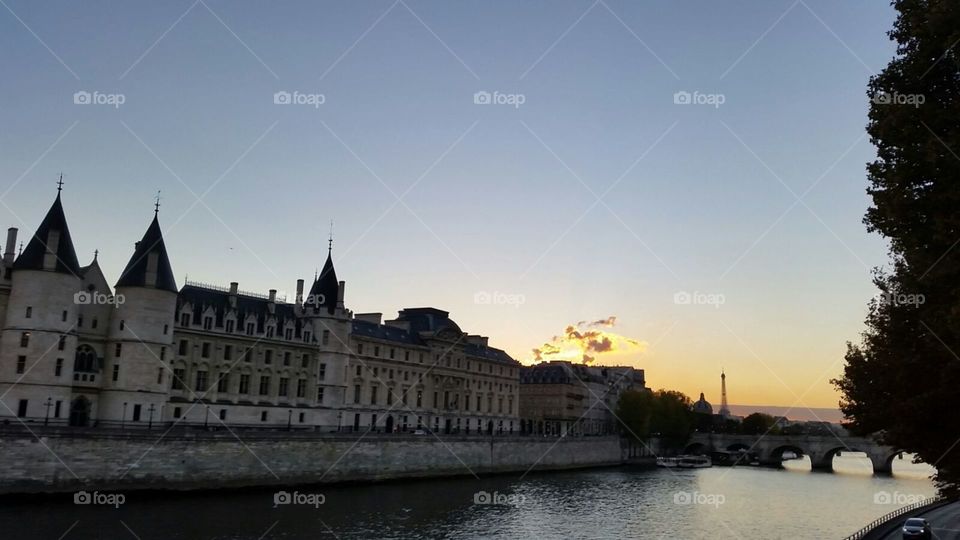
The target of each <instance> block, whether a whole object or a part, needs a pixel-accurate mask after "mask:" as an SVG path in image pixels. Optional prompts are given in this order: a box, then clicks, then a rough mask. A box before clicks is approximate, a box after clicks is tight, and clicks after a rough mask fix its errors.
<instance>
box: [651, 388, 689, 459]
mask: <svg viewBox="0 0 960 540" xmlns="http://www.w3.org/2000/svg"><path fill="white" fill-rule="evenodd" d="M692 406H693V401H691V400H690V398H689V397H687V396H686V395H684V394H683V393H681V392H677V391H674V390H657V391H656V392H655V393H654V399H653V414H652V416H651V418H650V431H651V432H652V433H655V434H658V435H659V436H660V441H661V443H662V444H663V445H664V446H665V447H666V448H679V447H682V446H683V445H684V444H686V442H687V440H689V439H690V434H691V433H693V423H694V421H693V411H692V410H691V407H692Z"/></svg>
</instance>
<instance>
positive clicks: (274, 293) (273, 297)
mask: <svg viewBox="0 0 960 540" xmlns="http://www.w3.org/2000/svg"><path fill="white" fill-rule="evenodd" d="M270 303H271V304H275V303H277V290H276V289H270Z"/></svg>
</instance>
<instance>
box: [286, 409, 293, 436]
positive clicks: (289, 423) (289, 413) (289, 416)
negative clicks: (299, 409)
mask: <svg viewBox="0 0 960 540" xmlns="http://www.w3.org/2000/svg"><path fill="white" fill-rule="evenodd" d="M292 422H293V409H289V410H287V431H291V430H292V429H293V427H292Z"/></svg>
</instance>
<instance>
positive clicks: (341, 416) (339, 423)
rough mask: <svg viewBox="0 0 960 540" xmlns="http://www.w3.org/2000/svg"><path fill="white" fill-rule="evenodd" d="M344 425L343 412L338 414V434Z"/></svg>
mask: <svg viewBox="0 0 960 540" xmlns="http://www.w3.org/2000/svg"><path fill="white" fill-rule="evenodd" d="M342 425H343V412H338V413H337V433H339V432H340V426H342Z"/></svg>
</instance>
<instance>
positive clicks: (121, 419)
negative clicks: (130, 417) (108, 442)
mask: <svg viewBox="0 0 960 540" xmlns="http://www.w3.org/2000/svg"><path fill="white" fill-rule="evenodd" d="M126 420H127V402H126V401H124V402H123V414H122V415H121V416H120V429H123V425H124V422H126Z"/></svg>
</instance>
